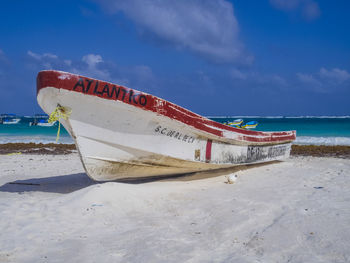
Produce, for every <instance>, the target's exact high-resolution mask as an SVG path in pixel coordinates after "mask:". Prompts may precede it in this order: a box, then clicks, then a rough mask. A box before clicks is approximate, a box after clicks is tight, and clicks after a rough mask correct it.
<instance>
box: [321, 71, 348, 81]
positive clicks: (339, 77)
mask: <svg viewBox="0 0 350 263" xmlns="http://www.w3.org/2000/svg"><path fill="white" fill-rule="evenodd" d="M320 76H321V77H322V78H326V79H331V80H335V81H337V82H339V83H343V82H344V81H347V80H348V79H350V74H349V72H347V71H346V70H344V69H343V70H342V69H338V68H334V69H332V70H327V69H325V68H321V69H320Z"/></svg>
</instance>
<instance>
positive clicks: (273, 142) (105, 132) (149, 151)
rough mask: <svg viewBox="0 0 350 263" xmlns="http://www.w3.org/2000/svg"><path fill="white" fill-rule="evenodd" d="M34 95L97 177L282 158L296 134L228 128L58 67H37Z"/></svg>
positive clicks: (181, 171) (144, 174) (201, 168)
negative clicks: (64, 130)
mask: <svg viewBox="0 0 350 263" xmlns="http://www.w3.org/2000/svg"><path fill="white" fill-rule="evenodd" d="M37 100H38V103H39V105H40V106H41V108H42V109H43V110H44V112H45V113H47V114H49V115H51V116H53V115H54V114H53V113H59V114H58V115H57V116H60V117H58V118H59V121H60V123H62V125H63V126H64V127H65V128H66V130H67V131H68V133H69V134H70V135H71V137H72V138H73V139H74V141H75V144H76V147H77V150H78V153H79V155H80V157H81V160H82V163H83V166H84V168H85V171H86V173H87V175H88V176H89V177H91V178H92V179H94V180H96V181H110V180H116V179H126V178H128V179H131V178H138V177H153V176H157V177H158V176H163V175H175V174H184V173H191V172H197V171H206V170H214V169H220V168H229V167H233V166H237V165H246V164H255V163H263V162H271V161H276V160H283V159H286V158H288V157H289V154H290V150H291V143H292V141H293V140H295V138H296V132H295V131H278V132H261V131H252V130H246V129H241V128H236V127H230V126H227V125H224V124H222V123H219V122H215V121H213V120H210V119H208V118H206V117H203V116H200V115H198V114H196V113H193V112H191V111H189V110H187V109H184V108H182V107H180V106H178V105H176V104H174V103H171V102H169V101H166V100H164V99H161V98H158V97H156V96H153V95H150V94H147V93H144V92H141V91H137V90H134V89H131V88H127V87H124V86H120V85H117V84H113V83H109V82H106V81H101V80H96V79H93V78H89V77H85V76H80V75H76V74H71V73H68V72H62V71H54V70H45V71H41V72H39V73H38V76H37ZM51 116H50V118H51Z"/></svg>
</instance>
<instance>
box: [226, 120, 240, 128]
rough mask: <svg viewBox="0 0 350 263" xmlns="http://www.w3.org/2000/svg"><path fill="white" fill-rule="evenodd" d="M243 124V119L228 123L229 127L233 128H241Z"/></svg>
mask: <svg viewBox="0 0 350 263" xmlns="http://www.w3.org/2000/svg"><path fill="white" fill-rule="evenodd" d="M242 123H243V120H242V119H237V120H234V121H231V122H228V123H227V125H229V126H233V127H241V125H242Z"/></svg>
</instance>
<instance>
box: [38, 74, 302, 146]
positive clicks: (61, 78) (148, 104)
mask: <svg viewBox="0 0 350 263" xmlns="http://www.w3.org/2000/svg"><path fill="white" fill-rule="evenodd" d="M46 87H53V88H57V89H65V90H70V91H74V92H79V93H83V94H88V95H92V96H96V97H100V98H104V99H108V100H118V101H122V102H124V103H126V104H130V105H133V106H135V107H138V108H142V109H144V110H149V111H152V112H155V113H157V114H159V115H163V116H166V117H169V118H171V119H174V120H177V121H180V122H182V123H184V124H187V125H190V126H192V127H194V128H196V129H199V130H202V131H205V132H207V133H210V134H212V135H216V136H220V137H224V134H223V131H231V132H236V133H238V134H239V135H240V138H239V140H242V141H246V142H272V143H274V142H281V141H293V140H295V138H296V134H295V131H290V132H260V131H252V130H244V129H239V128H234V127H230V126H227V125H224V124H221V123H218V122H216V121H212V120H210V119H208V118H205V117H203V116H200V115H198V114H196V113H193V112H191V111H189V110H187V109H184V108H182V107H180V106H178V105H176V104H173V103H171V102H168V101H166V100H163V99H160V98H158V97H155V96H152V95H150V94H147V93H143V92H140V91H137V90H133V89H129V88H126V87H123V86H119V85H116V84H112V83H109V82H105V81H99V80H96V79H92V78H88V77H84V76H79V75H75V74H71V73H66V72H60V71H54V70H47V71H41V72H39V74H38V76H37V93H39V91H40V90H41V89H42V88H46Z"/></svg>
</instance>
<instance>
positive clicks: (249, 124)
mask: <svg viewBox="0 0 350 263" xmlns="http://www.w3.org/2000/svg"><path fill="white" fill-rule="evenodd" d="M256 126H258V122H257V121H248V122H247V123H245V124H242V126H241V128H243V129H255V128H256Z"/></svg>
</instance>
